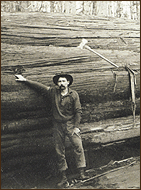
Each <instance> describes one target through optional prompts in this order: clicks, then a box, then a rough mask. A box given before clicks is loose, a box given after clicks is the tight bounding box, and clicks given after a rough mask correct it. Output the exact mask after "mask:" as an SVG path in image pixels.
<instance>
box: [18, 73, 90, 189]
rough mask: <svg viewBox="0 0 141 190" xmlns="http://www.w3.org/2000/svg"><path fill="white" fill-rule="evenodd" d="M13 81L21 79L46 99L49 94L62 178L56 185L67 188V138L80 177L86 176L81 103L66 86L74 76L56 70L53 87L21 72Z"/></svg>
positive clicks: (20, 80) (76, 94)
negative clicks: (33, 79) (81, 135)
mask: <svg viewBox="0 0 141 190" xmlns="http://www.w3.org/2000/svg"><path fill="white" fill-rule="evenodd" d="M16 78H17V79H16V81H19V82H24V83H25V84H27V85H29V86H30V87H32V88H34V89H35V90H37V91H40V93H41V95H43V96H45V97H46V98H48V97H51V105H52V118H53V136H54V144H55V150H56V153H57V157H58V169H59V171H60V173H61V176H62V179H61V181H60V182H59V183H58V184H57V185H58V187H68V186H69V182H68V180H67V176H66V170H67V168H68V165H67V161H66V157H65V138H66V136H67V137H68V138H69V139H70V142H71V144H72V146H73V150H74V156H75V160H76V166H77V168H78V172H79V178H80V179H86V178H87V177H88V176H85V174H84V168H85V167H86V160H85V155H84V149H83V145H82V139H81V137H80V130H79V128H78V126H79V123H80V120H81V112H82V111H81V104H80V100H79V96H78V93H77V92H76V91H75V90H72V89H70V88H69V86H70V85H71V84H72V83H73V77H72V76H71V75H69V74H66V73H59V74H56V75H55V76H54V77H53V82H54V84H55V85H56V87H53V88H51V87H47V86H45V85H43V84H40V83H38V82H34V81H31V80H27V79H26V78H24V77H23V76H22V75H16Z"/></svg>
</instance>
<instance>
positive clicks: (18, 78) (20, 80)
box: [15, 75, 26, 82]
mask: <svg viewBox="0 0 141 190" xmlns="http://www.w3.org/2000/svg"><path fill="white" fill-rule="evenodd" d="M15 77H16V81H19V82H23V81H26V78H24V77H23V76H22V75H15Z"/></svg>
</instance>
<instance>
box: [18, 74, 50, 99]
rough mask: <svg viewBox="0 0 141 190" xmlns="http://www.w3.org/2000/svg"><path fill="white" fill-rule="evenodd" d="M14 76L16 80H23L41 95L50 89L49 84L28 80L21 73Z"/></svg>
mask: <svg viewBox="0 0 141 190" xmlns="http://www.w3.org/2000/svg"><path fill="white" fill-rule="evenodd" d="M15 77H16V81H17V82H24V83H25V84H27V85H28V86H30V87H31V88H33V89H35V90H37V91H38V92H40V93H41V95H47V93H48V91H49V90H50V86H45V85H43V84H41V83H39V82H35V81H32V80H28V79H26V78H24V77H23V76H22V75H15Z"/></svg>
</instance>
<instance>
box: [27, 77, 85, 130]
mask: <svg viewBox="0 0 141 190" xmlns="http://www.w3.org/2000/svg"><path fill="white" fill-rule="evenodd" d="M26 84H28V85H30V86H31V87H33V88H34V89H36V90H37V91H40V93H41V95H43V96H46V97H49V96H50V97H51V104H52V115H53V119H54V120H56V121H57V122H67V121H69V120H72V119H74V127H78V125H79V123H80V120H81V113H82V110H81V104H80V100H79V95H78V93H77V92H76V91H75V90H72V89H70V88H69V91H68V93H67V94H66V95H65V96H61V91H60V89H59V88H57V87H54V88H52V87H47V86H45V85H43V84H40V83H38V82H34V81H31V80H27V81H26Z"/></svg>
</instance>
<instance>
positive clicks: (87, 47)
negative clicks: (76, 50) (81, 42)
mask: <svg viewBox="0 0 141 190" xmlns="http://www.w3.org/2000/svg"><path fill="white" fill-rule="evenodd" d="M84 47H85V48H86V49H88V50H90V51H91V52H93V53H95V54H96V55H98V56H99V57H101V58H102V59H104V60H105V61H107V62H109V63H110V64H111V65H113V66H115V67H119V66H118V65H116V64H115V63H113V62H112V61H110V60H108V59H107V58H106V57H104V56H102V55H101V54H99V53H97V52H96V51H94V50H93V49H91V48H90V47H89V46H87V45H85V46H84Z"/></svg>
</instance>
